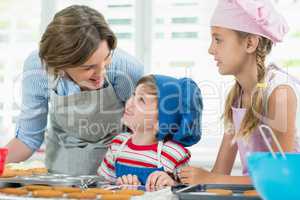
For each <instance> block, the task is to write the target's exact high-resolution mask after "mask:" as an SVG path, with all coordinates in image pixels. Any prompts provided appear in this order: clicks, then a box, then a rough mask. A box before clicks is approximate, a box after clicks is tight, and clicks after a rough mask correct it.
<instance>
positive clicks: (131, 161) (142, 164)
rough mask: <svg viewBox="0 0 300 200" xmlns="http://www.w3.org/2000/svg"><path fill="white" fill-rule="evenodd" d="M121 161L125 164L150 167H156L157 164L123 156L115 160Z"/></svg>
mask: <svg viewBox="0 0 300 200" xmlns="http://www.w3.org/2000/svg"><path fill="white" fill-rule="evenodd" d="M118 161H119V162H122V163H125V164H126V163H127V164H133V165H137V166H141V167H150V168H156V167H157V165H153V164H149V163H145V162H141V161H137V160H129V159H125V158H117V162H118Z"/></svg>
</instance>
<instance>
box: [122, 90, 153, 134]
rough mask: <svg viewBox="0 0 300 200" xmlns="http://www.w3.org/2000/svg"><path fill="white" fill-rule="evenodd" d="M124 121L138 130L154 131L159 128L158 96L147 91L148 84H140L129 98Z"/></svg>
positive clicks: (131, 127)
mask: <svg viewBox="0 0 300 200" xmlns="http://www.w3.org/2000/svg"><path fill="white" fill-rule="evenodd" d="M122 120H123V123H124V124H125V125H126V126H127V127H128V128H130V129H131V130H132V131H136V132H153V133H155V134H156V131H157V128H158V109H157V96H155V95H151V94H149V93H147V86H145V84H140V85H138V86H137V88H136V89H135V92H134V94H133V95H132V96H131V97H130V98H129V99H128V101H127V102H126V106H125V112H124V115H123V119H122Z"/></svg>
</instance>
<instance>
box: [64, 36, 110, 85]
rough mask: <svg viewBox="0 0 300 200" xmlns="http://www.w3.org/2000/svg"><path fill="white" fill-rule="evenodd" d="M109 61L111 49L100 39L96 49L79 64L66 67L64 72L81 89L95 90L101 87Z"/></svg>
mask: <svg viewBox="0 0 300 200" xmlns="http://www.w3.org/2000/svg"><path fill="white" fill-rule="evenodd" d="M110 62H111V51H110V49H109V48H108V45H107V42H106V41H101V42H100V44H99V47H98V49H97V50H96V51H95V52H94V53H93V54H92V56H91V57H90V58H89V59H88V60H87V61H86V62H85V63H84V64H83V65H81V66H78V67H74V68H66V69H64V72H65V73H67V75H68V76H69V77H70V78H71V79H72V80H73V81H74V82H75V83H76V84H78V85H79V86H80V87H81V88H82V89H84V90H97V89H100V88H102V86H103V83H104V77H105V74H106V68H107V66H108V65H109V64H110Z"/></svg>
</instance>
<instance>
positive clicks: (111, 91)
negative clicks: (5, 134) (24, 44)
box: [7, 5, 143, 175]
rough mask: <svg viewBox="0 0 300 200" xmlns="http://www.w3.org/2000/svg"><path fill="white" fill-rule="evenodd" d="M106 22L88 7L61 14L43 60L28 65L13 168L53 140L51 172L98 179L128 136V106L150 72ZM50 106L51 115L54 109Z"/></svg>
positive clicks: (46, 38) (46, 37) (42, 50)
mask: <svg viewBox="0 0 300 200" xmlns="http://www.w3.org/2000/svg"><path fill="white" fill-rule="evenodd" d="M116 45H117V40H116V37H115V35H114V33H113V32H112V31H111V29H110V28H109V26H108V24H107V22H106V21H105V19H104V17H103V16H102V15H101V14H100V13H99V12H98V11H96V10H94V9H92V8H89V7H87V6H77V5H75V6H70V7H67V8H65V9H63V10H61V11H60V12H58V13H57V14H56V15H55V16H54V19H53V20H52V22H51V23H50V24H49V25H48V27H47V29H46V31H45V32H44V34H43V36H42V39H41V41H40V45H39V52H38V53H37V52H34V53H32V54H31V55H30V56H29V57H28V58H27V60H26V61H25V64H24V77H23V81H22V87H23V92H22V93H23V94H22V97H23V99H22V107H21V114H20V118H19V121H18V123H17V129H16V138H14V139H12V140H11V141H10V142H9V144H8V145H7V147H8V149H9V155H8V162H19V161H22V160H26V159H27V158H29V157H30V156H31V155H32V153H33V152H34V151H36V150H37V149H38V148H39V147H40V145H41V144H42V142H43V140H44V133H45V131H46V126H47V121H48V120H47V116H48V114H49V120H50V123H49V128H48V130H47V140H46V166H47V168H48V169H49V171H50V172H54V173H64V174H73V175H80V174H81V175H82V174H96V170H97V166H98V163H97V162H98V161H99V160H101V159H102V157H104V155H105V153H106V150H107V145H108V144H109V143H110V141H111V139H112V138H113V137H114V136H115V134H116V133H119V132H120V129H121V123H120V119H121V116H122V114H123V107H124V102H125V101H126V100H127V99H128V98H129V97H130V95H131V93H132V91H133V89H134V85H135V84H136V82H137V80H138V79H139V78H140V77H141V76H142V74H143V66H142V65H141V64H140V63H139V62H137V61H136V60H135V59H134V58H133V57H131V56H129V55H128V54H126V53H125V52H123V51H121V50H119V49H116ZM48 105H49V109H48Z"/></svg>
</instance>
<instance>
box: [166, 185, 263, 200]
mask: <svg viewBox="0 0 300 200" xmlns="http://www.w3.org/2000/svg"><path fill="white" fill-rule="evenodd" d="M206 189H225V190H231V191H232V193H233V194H232V195H229V196H224V195H216V194H210V193H207V192H205V190H206ZM254 189H255V188H254V187H253V185H232V184H199V185H192V186H188V185H177V186H174V187H172V192H173V193H174V194H176V195H177V196H178V198H179V199H180V200H196V199H197V200H198V199H201V200H262V198H261V197H259V196H245V195H243V192H245V191H247V190H254Z"/></svg>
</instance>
